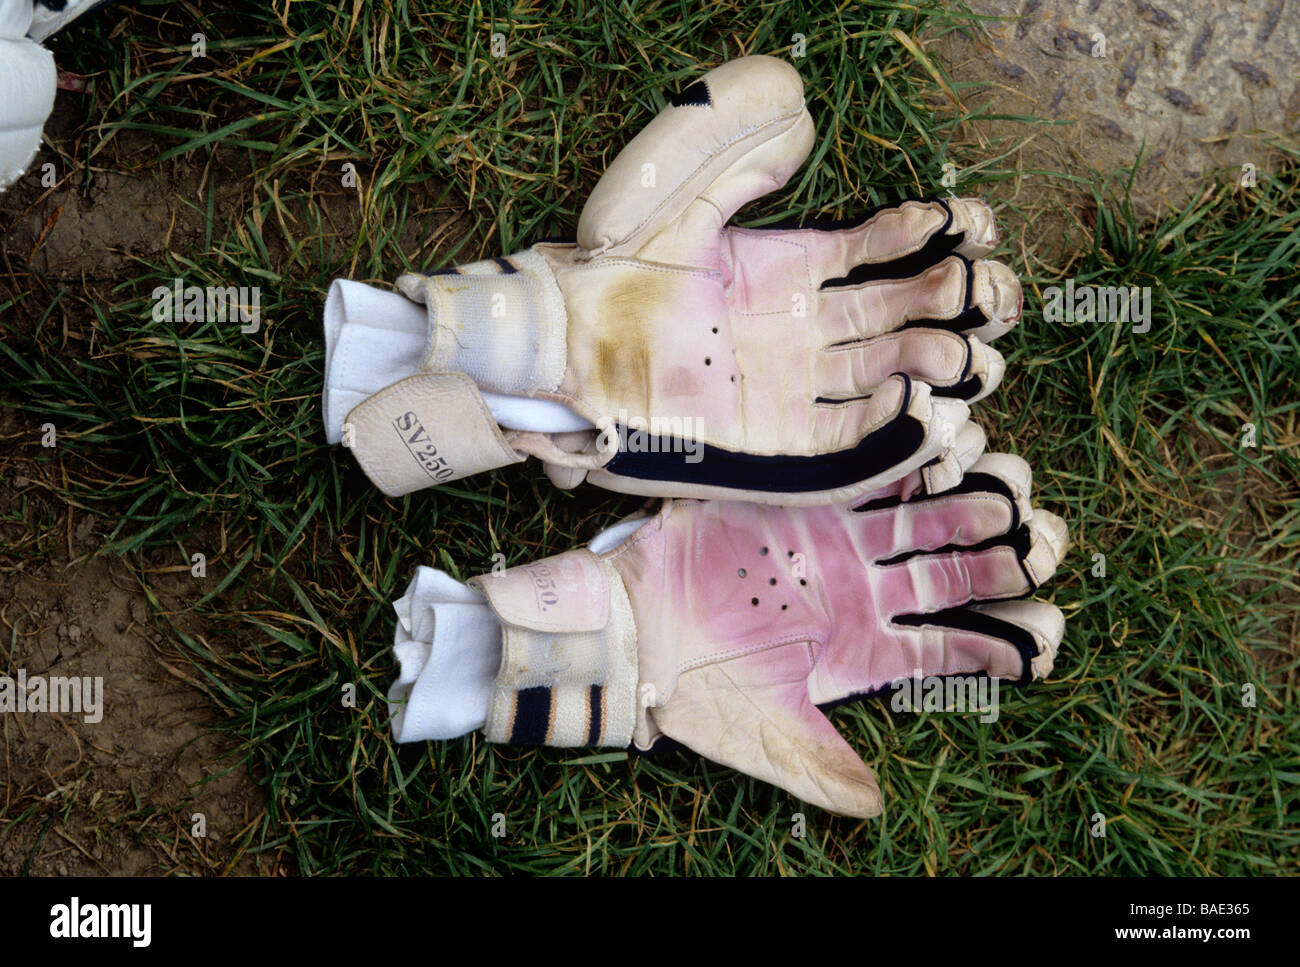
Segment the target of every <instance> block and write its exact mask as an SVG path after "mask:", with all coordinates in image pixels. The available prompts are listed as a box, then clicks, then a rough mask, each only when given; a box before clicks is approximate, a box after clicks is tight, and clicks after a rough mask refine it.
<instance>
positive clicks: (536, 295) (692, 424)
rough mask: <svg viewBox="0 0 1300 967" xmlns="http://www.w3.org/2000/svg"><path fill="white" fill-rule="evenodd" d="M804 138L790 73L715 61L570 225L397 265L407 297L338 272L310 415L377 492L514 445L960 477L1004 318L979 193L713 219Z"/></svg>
mask: <svg viewBox="0 0 1300 967" xmlns="http://www.w3.org/2000/svg"><path fill="white" fill-rule="evenodd" d="M812 144H813V122H812V118H811V116H810V115H809V113H808V110H807V108H806V107H805V106H804V101H803V83H802V81H801V80H800V77H799V74H798V72H797V71H796V70H795V69H794V68H793V67H791V66H790V65H789V64H787V63H785V62H784V61H781V60H777V59H774V58H771V57H761V56H758V57H745V58H741V59H739V60H734V61H731V62H729V63H727V64H724V65H722V66H721V67H718V68H716V69H715V70H712V71H710V72H709V73H707V74H705V75H704V76H703V77H702V78H700V79H699V80H697V81H695V82H694V83H692V84H690V85H689V86H688V87H686V88H685V90H683V91H682V92H681V94H679V95H678V96H677V97H675V98H674V99H673V100H672V102H671V104H670V106H668V107H666V108H665V109H664V110H663V112H662V113H661V114H659V115H658V116H657V117H656V118H655V119H654V120H653V121H651V122H650V124H649V125H647V126H646V128H645V129H644V130H643V131H641V132H640V134H638V135H637V136H636V137H635V138H633V139H632V140H631V142H630V143H628V145H627V146H626V147H625V148H624V149H623V150H622V152H620V153H619V155H618V156H617V157H616V158H615V159H614V161H613V163H612V164H611V165H610V166H609V169H608V170H607V171H606V173H605V175H604V176H603V177H602V178H601V179H600V181H599V182H598V183H597V185H596V187H595V189H594V190H593V192H592V194H591V197H590V198H589V199H588V201H587V204H586V206H585V207H584V208H583V210H582V213H581V217H580V218H579V221H578V230H577V241H576V243H573V244H550V243H548V244H539V245H535V246H533V247H532V248H530V249H527V250H525V251H522V252H519V253H517V254H515V255H512V256H510V257H509V258H498V259H493V260H490V261H485V262H477V263H474V264H471V265H464V266H461V267H459V268H455V269H448V270H444V271H441V272H437V273H435V274H433V275H405V276H403V277H401V278H400V279H398V281H397V287H398V289H400V290H401V292H402V293H403V294H404V295H405V297H406V298H402V297H401V296H397V295H395V294H392V293H381V292H378V291H377V290H373V289H370V288H369V287H367V286H362V285H359V284H358V283H351V282H346V281H338V282H335V283H334V286H333V287H332V288H331V291H330V296H329V299H328V301H327V303H326V313H325V315H326V320H325V325H326V340H327V349H326V367H327V375H326V388H325V394H324V410H325V422H326V426H327V435H328V436H329V438H330V439H331V440H332V441H335V442H338V441H340V440H342V441H344V442H346V443H347V444H348V445H350V446H351V448H352V449H353V452H354V453H355V455H356V457H357V459H358V461H359V462H360V463H361V466H362V467H363V468H364V469H365V471H366V473H367V475H368V476H369V477H370V479H371V480H372V481H373V482H374V483H375V484H376V485H377V486H379V487H380V489H382V490H383V491H384V492H385V493H387V494H390V495H401V494H406V493H410V492H412V491H414V490H418V489H420V488H423V487H429V486H433V485H436V484H438V483H441V482H444V481H448V480H454V479H457V478H460V477H465V476H468V475H470V474H473V473H478V472H480V471H484V470H489V469H492V468H496V467H502V466H505V465H507V464H512V463H516V462H519V461H522V460H524V459H525V458H526V457H527V456H528V455H533V456H536V457H538V458H540V459H541V460H542V461H543V462H544V464H545V465H546V468H547V471H548V473H549V475H550V476H551V477H552V479H553V480H554V481H555V482H556V483H558V484H560V485H561V486H574V485H576V484H577V483H578V482H579V481H581V480H582V479H584V478H585V479H587V480H590V481H591V482H592V483H595V484H597V485H599V486H601V487H605V488H607V489H610V490H615V491H620V492H624V493H633V494H644V495H649V496H672V497H695V498H723V499H740V500H750V501H756V502H760V503H769V504H783V505H814V504H826V503H851V502H853V501H856V500H859V499H861V498H862V497H864V496H865V495H867V494H869V493H871V492H873V491H875V490H877V489H879V488H881V487H882V486H885V485H888V484H889V483H891V482H893V481H895V480H897V479H899V478H900V477H902V476H905V475H906V474H908V473H910V472H911V471H913V470H916V469H918V468H921V467H926V468H928V469H927V470H926V472H927V474H929V475H930V476H931V477H932V479H931V481H930V484H931V486H932V489H941V488H942V487H943V486H945V485H947V486H951V485H953V484H955V483H956V482H957V480H959V479H960V472H959V470H958V468H957V465H956V464H957V461H956V459H955V457H954V455H953V452H952V449H953V446H954V440H955V438H956V436H957V434H958V432H959V431H960V429H961V427H962V425H963V424H964V422H965V421H966V419H967V417H968V413H969V410H968V406H967V404H968V403H969V402H971V401H974V400H977V399H980V398H981V397H983V396H984V395H986V394H987V393H989V392H990V391H991V390H992V389H993V388H994V387H995V386H996V385H997V383H998V381H999V380H1000V379H1001V376H1002V373H1003V369H1004V364H1003V360H1002V357H1001V355H1000V354H999V353H998V352H997V351H996V350H994V349H991V348H990V347H989V346H988V345H987V342H988V340H991V339H993V338H996V337H997V336H999V335H1001V334H1003V333H1004V332H1006V331H1007V330H1008V329H1010V328H1011V327H1012V326H1014V325H1015V324H1016V323H1017V322H1018V320H1019V318H1020V307H1021V290H1020V285H1019V282H1018V281H1017V279H1016V277H1015V275H1014V274H1013V273H1012V272H1011V271H1010V269H1008V268H1007V267H1006V266H1004V265H1002V264H1000V263H998V262H995V261H990V260H987V259H985V258H984V256H985V255H987V254H988V253H989V252H990V251H991V250H992V248H993V247H994V245H995V244H996V241H997V233H996V231H995V228H994V224H993V215H992V212H991V211H990V209H989V208H988V207H987V206H986V205H985V204H983V203H982V202H979V201H975V200H970V199H955V198H953V199H948V200H942V199H925V200H913V201H905V202H903V203H901V204H898V205H891V206H887V207H884V208H880V209H878V210H876V211H873V212H871V213H870V214H868V215H867V216H866V217H864V218H862V219H860V220H858V221H856V222H854V223H852V224H849V225H845V226H839V227H833V228H801V229H762V230H759V229H745V228H736V227H732V226H728V224H727V222H728V221H729V220H730V219H731V217H732V216H733V215H734V214H735V212H736V211H737V210H738V209H739V208H741V206H743V205H744V204H745V203H747V202H749V201H751V200H753V199H755V198H758V197H760V196H762V195H764V194H766V193H768V192H771V191H774V190H776V189H778V188H780V187H781V186H783V185H784V184H785V183H786V182H787V181H788V180H789V178H790V177H791V175H792V174H793V173H794V172H795V170H796V169H797V168H799V166H800V165H801V164H802V163H803V161H804V159H805V158H806V157H807V156H808V154H809V151H810V150H811V148H812ZM385 381H387V382H385Z"/></svg>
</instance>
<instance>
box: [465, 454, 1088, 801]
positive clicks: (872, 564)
mask: <svg viewBox="0 0 1300 967" xmlns="http://www.w3.org/2000/svg"><path fill="white" fill-rule="evenodd" d="M914 483H915V478H913V481H912V483H909V484H908V485H906V486H907V487H908V488H909V489H906V490H904V491H902V492H903V493H909V492H910V488H911V487H912V486H913V484H914ZM1030 483H1031V479H1030V470H1029V466H1028V465H1027V464H1026V463H1025V462H1024V461H1023V460H1021V459H1020V458H1019V457H1015V456H1010V455H1007V454H986V455H984V456H982V457H980V458H979V460H978V461H976V462H975V464H974V465H973V466H972V467H971V468H970V470H969V472H967V474H966V476H965V478H964V479H963V480H962V482H961V484H960V485H959V486H957V487H955V488H952V489H950V490H948V491H946V492H945V493H942V494H938V495H933V494H928V493H922V494H920V495H919V496H914V497H912V498H911V499H908V500H900V498H899V497H898V496H892V497H891V496H888V495H877V496H875V497H874V498H873V499H872V500H870V501H868V502H867V503H865V504H864V505H862V506H860V507H858V508H856V509H852V510H850V509H845V508H842V507H838V506H823V507H809V508H774V507H764V506H760V505H756V504H752V503H742V502H731V501H713V502H698V501H690V500H686V501H667V502H665V505H664V507H663V509H662V510H661V511H660V512H659V513H658V514H657V515H656V516H655V517H653V518H652V519H651V520H650V521H649V522H648V523H642V524H641V526H640V527H639V528H637V529H635V530H633V528H634V527H636V522H633V521H628V522H624V524H620V525H617V526H616V527H614V528H611V530H610V531H608V532H606V533H605V534H603V535H601V537H600V538H598V539H597V541H594V542H593V543H592V545H591V546H590V547H588V548H584V549H580V550H576V551H570V552H568V553H565V554H560V555H558V556H556V557H551V558H547V559H545V560H542V561H539V562H537V563H534V564H529V565H525V566H522V567H516V568H512V569H509V570H506V571H504V572H502V573H499V574H490V575H484V576H481V577H478V578H474V579H472V580H471V581H470V585H471V586H473V587H476V588H477V589H478V590H480V591H481V592H482V593H483V594H484V595H485V596H486V598H487V602H488V604H489V606H490V607H491V609H492V611H493V613H494V614H495V616H496V617H497V618H498V619H499V620H500V622H501V625H502V628H503V631H502V649H501V664H500V671H499V672H498V674H497V677H496V680H495V683H494V685H493V686H492V689H491V699H490V702H489V706H488V710H487V715H486V725H485V728H484V732H485V735H486V737H487V738H488V739H489V740H491V741H495V742H514V743H542V744H548V745H560V746H581V745H616V746H627V745H629V744H631V745H634V746H635V747H637V748H638V749H643V750H644V749H649V748H650V747H651V746H652V745H654V743H655V742H656V740H657V739H659V738H660V737H661V736H667V737H669V738H671V739H675V740H676V741H678V742H680V743H681V744H682V745H685V746H687V747H688V748H691V749H693V750H695V751H696V752H698V753H699V754H700V755H703V756H707V757H708V758H710V759H713V760H715V761H717V762H720V763H723V764H724V765H727V766H730V767H732V768H735V769H738V770H740V771H741V772H744V773H747V774H749V775H751V776H756V777H758V778H761V779H763V780H766V781H767V782H771V783H773V784H775V785H777V786H780V787H781V788H783V789H785V790H787V791H789V792H791V793H793V794H794V795H796V796H798V797H800V798H801V799H804V800H806V801H807V802H810V803H814V804H816V805H819V806H822V807H823V808H825V809H828V810H830V811H832V812H836V813H841V814H844V815H848V816H857V817H864V818H866V817H872V816H875V815H878V814H879V813H880V811H881V794H880V789H879V788H878V786H877V783H876V778H875V775H874V774H873V773H872V771H871V769H869V768H868V767H867V766H866V765H865V764H864V763H863V762H862V760H861V759H860V758H859V756H858V753H857V752H855V751H854V749H853V748H852V747H851V746H850V745H849V744H848V743H847V742H846V741H845V740H844V739H843V738H842V737H841V736H840V735H839V733H838V732H837V731H836V730H835V728H834V727H833V726H832V725H831V723H830V721H829V720H828V719H827V718H826V716H825V714H823V712H822V710H821V709H820V708H819V706H827V705H831V704H835V703H839V702H843V701H845V700H850V699H854V698H860V697H864V696H867V695H870V694H872V693H877V692H880V691H881V690H882V689H885V688H887V687H889V686H891V685H898V684H899V683H901V682H904V681H908V680H912V679H916V678H926V677H930V676H948V675H978V674H981V673H983V674H986V675H988V676H990V677H993V678H997V679H1010V680H1013V681H1014V682H1017V683H1026V682H1028V681H1030V680H1031V679H1034V678H1041V677H1043V676H1044V675H1046V674H1047V673H1048V672H1049V671H1050V670H1051V667H1052V660H1053V658H1054V657H1055V655H1056V651H1057V648H1058V646H1059V644H1060V642H1061V637H1062V634H1063V631H1064V617H1063V615H1062V613H1061V611H1060V610H1059V609H1057V608H1056V607H1055V606H1053V605H1051V604H1048V603H1045V602H1038V601H1028V600H1020V599H1023V598H1025V597H1026V596H1027V595H1029V594H1031V593H1032V592H1033V591H1034V590H1035V589H1037V588H1038V587H1039V586H1040V585H1041V584H1042V583H1043V582H1044V581H1046V580H1047V579H1048V578H1049V577H1051V575H1052V573H1053V572H1054V571H1055V569H1056V567H1057V565H1058V564H1059V563H1060V562H1061V560H1062V559H1063V557H1064V554H1065V548H1066V544H1067V535H1066V528H1065V524H1064V522H1063V521H1062V520H1061V519H1060V518H1058V517H1056V516H1054V515H1052V514H1050V513H1047V512H1045V511H1042V510H1036V509H1033V508H1032V507H1031V505H1030V503H1029V491H1030ZM629 532H631V533H630V536H629Z"/></svg>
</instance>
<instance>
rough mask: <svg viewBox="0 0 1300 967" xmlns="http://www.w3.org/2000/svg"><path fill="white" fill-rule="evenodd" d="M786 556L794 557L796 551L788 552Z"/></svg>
mask: <svg viewBox="0 0 1300 967" xmlns="http://www.w3.org/2000/svg"><path fill="white" fill-rule="evenodd" d="M785 556H786V557H794V551H786V552H785Z"/></svg>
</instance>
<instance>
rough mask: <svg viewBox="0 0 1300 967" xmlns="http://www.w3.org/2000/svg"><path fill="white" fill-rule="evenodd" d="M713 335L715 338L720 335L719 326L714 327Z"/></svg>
mask: <svg viewBox="0 0 1300 967" xmlns="http://www.w3.org/2000/svg"><path fill="white" fill-rule="evenodd" d="M713 334H714V335H715V336H716V335H717V334H718V327H717V326H714V327H713Z"/></svg>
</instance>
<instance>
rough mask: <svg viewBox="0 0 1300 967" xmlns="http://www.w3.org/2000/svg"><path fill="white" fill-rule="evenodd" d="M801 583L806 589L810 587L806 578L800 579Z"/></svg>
mask: <svg viewBox="0 0 1300 967" xmlns="http://www.w3.org/2000/svg"><path fill="white" fill-rule="evenodd" d="M799 583H800V584H802V585H803V586H804V587H808V581H807V580H806V579H804V578H800V579H799Z"/></svg>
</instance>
